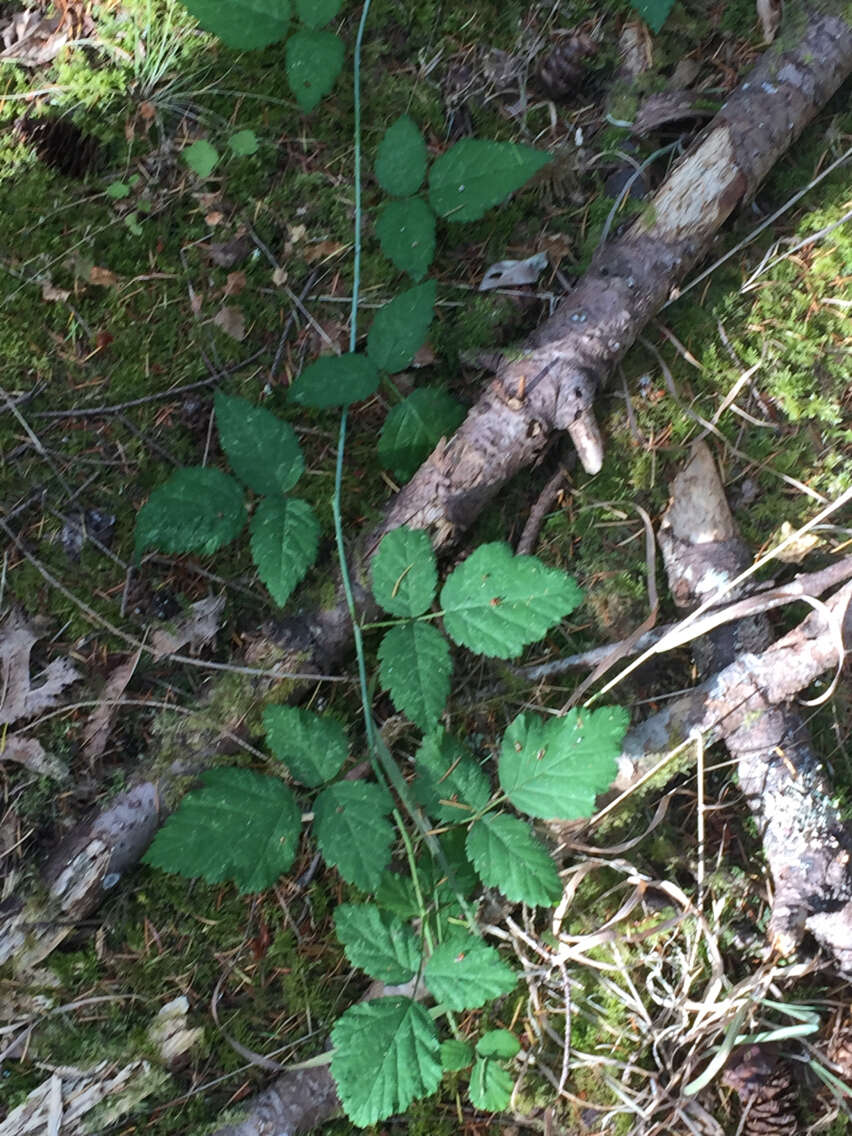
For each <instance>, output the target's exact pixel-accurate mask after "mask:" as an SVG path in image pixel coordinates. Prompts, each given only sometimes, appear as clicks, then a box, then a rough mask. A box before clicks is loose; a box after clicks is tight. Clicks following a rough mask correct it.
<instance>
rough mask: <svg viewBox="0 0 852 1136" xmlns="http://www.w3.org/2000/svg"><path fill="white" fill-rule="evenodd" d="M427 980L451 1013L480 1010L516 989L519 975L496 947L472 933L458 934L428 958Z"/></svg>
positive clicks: (436, 996) (425, 975)
mask: <svg viewBox="0 0 852 1136" xmlns="http://www.w3.org/2000/svg"><path fill="white" fill-rule="evenodd" d="M424 978H425V979H426V985H427V986H428V987H429V990H430V991H431V993H432V994H434V996H435V999H436V1001H438V1002H442V1003H443V1004H444V1005H445V1006H447V1007H449V1009H451V1010H478V1009H479V1007H480V1006H484V1005H485V1003H486V1002H490V1001H491V1000H492V999H493V998H500V997H501V996H502V995H503V994H508V993H509V991H510V990H514V989H515V987H516V986H517V984H518V976H517V974H515V972H514V971H513V970H511V969H510V968H509V967H508V966H506V964H505V963H504V962H503V960H502V959H501V958H500V956H499V955H498V954H497V951H496V950H495V949H494V947H490V946H489V945H488V944H487V943H484V942H483V941H482V939H477V938H476V936H474V935H471V934H469V933H468V934H463V933H459V934H455V935H452V936H451V937H450V939H449V940H448V941H447V942H446V943H442V944H441V945H440V946H439V947H436V948H435V950H434V951H433V952H432V954H431V955H430V957H429V961H428V962H427V963H426V969H425V971H424Z"/></svg>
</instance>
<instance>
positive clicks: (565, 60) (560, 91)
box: [536, 32, 597, 102]
mask: <svg viewBox="0 0 852 1136" xmlns="http://www.w3.org/2000/svg"><path fill="white" fill-rule="evenodd" d="M596 51H597V46H596V44H595V43H594V42H593V41H592V40H591V39H590V38H589V36H587V35H585V34H584V33H583V32H580V33H579V34H578V35H573V36H571V37H570V38H569V39H563V40H560V42H559V43H557V44H556V46H555V47H553V48H551V50H550V51H548V52H547V54H546V55H544V56H543V57H542V58H541V60H540V61H539V64H538V67H537V69H536V78H537V80H538V84H539V86H540V87H541V89H542V91H543V92H544V94H545V95H546V96H547V97H548V98H549V99H553V100H554V101H556V102H558V101H559V100H562V99H569V98H571V97H572V96H573V95H575V94H576V93H577V91H578V90H579V88H580V86H581V85H582V82H583V79H584V78H585V75H586V70H587V68H588V60H589V59H590V58H591V57H592V56H593V55H594V54H595V53H596Z"/></svg>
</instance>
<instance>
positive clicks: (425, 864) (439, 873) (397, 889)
mask: <svg viewBox="0 0 852 1136" xmlns="http://www.w3.org/2000/svg"><path fill="white" fill-rule="evenodd" d="M464 842H465V833H464V831H463V830H462V829H461V828H457V829H452V830H450V831H449V832H443V833H441V835H440V836H439V837H438V843H439V844H440V845H441V849H442V851H443V853H444V858H445V861H446V863H447V865H448V866H449V868H450V870H451V871H452V874H453V884H454V885H455V888H457V889H458V891H459V892H460V893H461V895H462V896H464V897H465V898H467V897H468V896H469V895H471V894H472V893H473V892H474V891H475V890H476V888H477V887H478V886H479V880H478V878H477V876H476V873H475V872H474V870H473V868H472V866H471V863H470V861H469V860H468V858H467V855H466V853H465V851H464ZM416 868H417V884H418V887H419V888H420V895H421V896H422V897H423V902H424V903H425V904H426V908H427V911H428V910H429V909H430V908H431V909H432V910H434V911H439V912H444V911H447V912H449V911H453V912H455V911H457V910H458V901H457V900H456V896H455V891H454V889H453V887H452V886H451V884H450V881H449V879H448V878H447V874H446V870H445V868H444V865H443V864H441V863H439V862H438V861H437V860H436V859H434V858H433V857H432V856H431V854H430V853H428V852H424V853H423V854H422V855H421V856H419V857H418V859H417V864H416ZM376 903H377V904H378V905H379V907H383V908H385V909H386V910H388V911H392V912H393V913H394V914H395V915H398V916H399V918H400V919H414V918H417V917H420V916H421V915H422V914H423V911H422V909H421V906H420V901H419V900H418V897H417V892H416V890H415V887H414V883H413V881H412V879H411V876H410V875H409V874H407V873H406V874H405V875H399V874H397V873H396V872H385V873H384V874H383V875H382V880H381V883H380V884H379V887H378V888H377V890H376Z"/></svg>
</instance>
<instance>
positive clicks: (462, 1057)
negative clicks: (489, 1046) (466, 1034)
mask: <svg viewBox="0 0 852 1136" xmlns="http://www.w3.org/2000/svg"><path fill="white" fill-rule="evenodd" d="M472 1064H473V1050H472V1049H471V1048H470V1046H469V1045H468V1044H467V1042H466V1041H458V1040H457V1039H456V1038H454V1037H451V1038H450V1039H449V1040H448V1041H442V1042H441V1065H442V1066H443V1068H444V1069H445V1071H446V1072H447V1073H457V1072H459V1070H460V1069H466V1068H467V1067H468V1065H472Z"/></svg>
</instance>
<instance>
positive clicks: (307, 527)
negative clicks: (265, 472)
mask: <svg viewBox="0 0 852 1136" xmlns="http://www.w3.org/2000/svg"><path fill="white" fill-rule="evenodd" d="M250 529H251V556H252V560H254V562H255V564H256V565H257V572H258V575H259V576H260V578H261V580H263V582H264V584H266V586H267V588H269V594H270V595H271V596H272V598H273V599H274V600H275V602H276V603H277V604H280V605H281V607H283V606H284V604H285V603H286V602H287V600H288V599H289V598H290V594H291V593H292V591H293V589H294V588H295V587H296V585H297V584H298V583H299V582H300V581H301V580H302V579H304V576H305V573H306V572H307V570H308V569H309V568H310V566H311V565H312V564H313V562H314V561H315V560H316V556H317V549H318V548H319V533H320V528H319V522H318V521H317V519H316V516H315V515H314V511H313V509H312V508H311V507H310V505H309V504H308V503H307V502H306V501H297V500H295V499H294V498H292V497H286V498H283V499H276V498H274V497H265V498H264V499H263V500H262V501H261V502H260V504H259V505H258V506H257V509H256V510H255V513H254V516H253V517H252V519H251V525H250Z"/></svg>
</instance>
